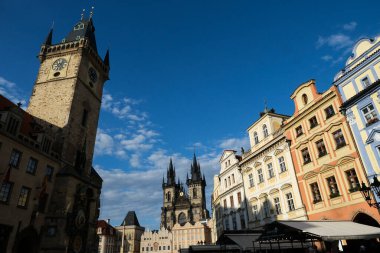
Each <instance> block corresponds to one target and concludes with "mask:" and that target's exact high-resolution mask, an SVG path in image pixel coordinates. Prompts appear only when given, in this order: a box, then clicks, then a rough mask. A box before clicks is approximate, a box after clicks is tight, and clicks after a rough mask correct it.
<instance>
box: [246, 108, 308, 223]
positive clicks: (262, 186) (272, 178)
mask: <svg viewBox="0 0 380 253" xmlns="http://www.w3.org/2000/svg"><path fill="white" fill-rule="evenodd" d="M287 118H289V117H288V116H285V115H281V114H276V113H274V110H273V109H272V110H270V111H268V110H266V111H265V112H263V113H261V114H260V118H259V119H258V120H257V121H256V122H255V123H253V124H252V125H251V126H250V127H249V128H248V134H249V140H250V144H251V149H250V150H249V151H247V152H245V153H244V154H243V156H242V161H241V162H240V167H241V170H242V174H243V179H244V188H245V194H246V198H247V204H248V210H249V211H248V214H249V228H256V227H260V226H263V225H265V224H267V223H270V222H272V221H274V220H306V219H307V216H306V210H305V207H304V205H303V203H302V200H301V195H300V192H299V188H298V184H297V179H296V175H295V171H294V167H293V161H292V157H291V154H290V149H289V144H288V143H287V141H286V138H285V136H284V134H283V129H282V124H283V121H284V120H286V119H287Z"/></svg>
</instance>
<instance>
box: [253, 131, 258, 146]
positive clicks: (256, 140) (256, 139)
mask: <svg viewBox="0 0 380 253" xmlns="http://www.w3.org/2000/svg"><path fill="white" fill-rule="evenodd" d="M253 139H254V140H255V144H257V143H259V136H257V133H256V132H254V133H253Z"/></svg>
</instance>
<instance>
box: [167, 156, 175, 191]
mask: <svg viewBox="0 0 380 253" xmlns="http://www.w3.org/2000/svg"><path fill="white" fill-rule="evenodd" d="M166 173H167V184H168V185H174V184H175V168H174V166H173V161H172V159H171V158H170V162H169V167H168V169H167V172H166Z"/></svg>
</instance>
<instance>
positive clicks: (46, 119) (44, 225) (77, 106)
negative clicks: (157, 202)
mask: <svg viewBox="0 0 380 253" xmlns="http://www.w3.org/2000/svg"><path fill="white" fill-rule="evenodd" d="M52 32H53V31H52V30H51V31H50V32H49V34H48V36H47V38H46V40H45V42H44V43H43V45H42V46H41V49H40V52H39V55H38V57H39V60H40V67H39V71H38V75H37V79H36V81H35V84H34V87H33V92H32V95H31V98H30V101H29V105H28V107H27V109H26V111H24V110H23V109H21V108H20V106H19V105H18V106H17V105H14V104H13V103H11V102H10V101H9V100H7V99H6V98H4V97H0V115H1V116H0V122H1V123H0V124H1V126H2V127H1V130H0V138H1V140H0V142H1V145H0V146H1V148H0V153H1V157H4V158H5V159H1V161H0V166H1V168H0V173H1V174H3V176H2V178H1V180H2V181H1V190H0V198H1V204H2V206H1V209H0V233H1V235H2V236H1V239H0V250H1V252H7V253H10V252H49V253H50V252H52V253H53V252H54V253H59V252H75V253H81V252H90V251H96V250H97V249H96V248H94V247H96V245H97V239H96V227H97V218H98V215H99V206H100V203H99V196H100V191H101V186H102V179H101V177H100V176H99V175H98V174H97V172H96V171H95V170H94V168H93V167H92V158H93V153H94V145H95V137H96V130H97V125H98V119H99V112H100V104H101V99H102V92H103V85H104V83H105V81H107V80H108V74H109V69H110V67H109V54H108V52H107V53H106V56H105V57H104V59H103V58H101V57H100V56H99V53H98V51H97V47H96V40H95V27H94V24H93V20H92V18H91V17H90V18H88V19H84V18H82V19H81V20H80V21H78V22H77V23H76V25H75V26H74V27H73V29H72V30H71V31H70V32H69V33H68V35H67V36H66V37H65V39H64V40H62V41H61V42H59V43H55V44H54V43H53V41H52ZM3 204H4V205H3ZM39 242H40V243H39Z"/></svg>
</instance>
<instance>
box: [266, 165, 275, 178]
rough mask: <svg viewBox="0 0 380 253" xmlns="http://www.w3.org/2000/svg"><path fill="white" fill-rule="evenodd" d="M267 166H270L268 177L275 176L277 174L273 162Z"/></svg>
mask: <svg viewBox="0 0 380 253" xmlns="http://www.w3.org/2000/svg"><path fill="white" fill-rule="evenodd" d="M267 168H268V177H269V178H268V179H271V178H274V177H275V176H276V175H275V174H274V169H273V164H272V163H268V164H267Z"/></svg>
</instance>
